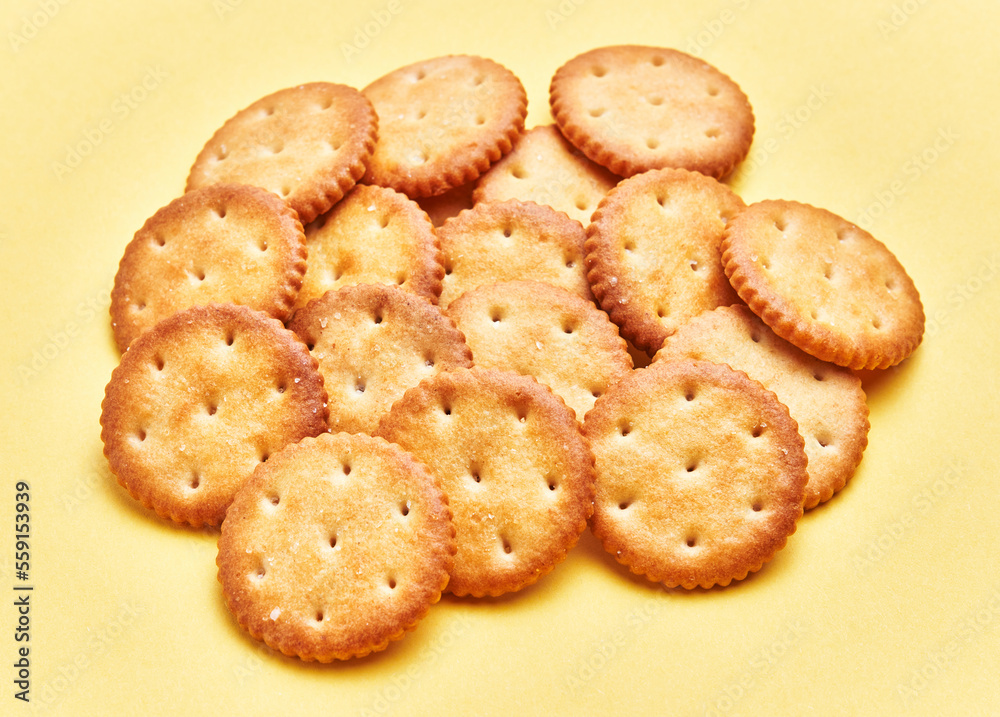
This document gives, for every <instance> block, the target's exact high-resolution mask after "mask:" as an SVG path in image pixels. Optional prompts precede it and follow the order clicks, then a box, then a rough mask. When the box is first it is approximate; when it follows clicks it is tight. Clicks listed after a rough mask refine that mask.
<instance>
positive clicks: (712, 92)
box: [549, 45, 754, 178]
mask: <svg viewBox="0 0 1000 717" xmlns="http://www.w3.org/2000/svg"><path fill="white" fill-rule="evenodd" d="M549 102H550V105H551V108H552V116H553V118H554V119H555V121H556V124H557V125H559V129H560V130H562V133H563V134H564V135H565V136H566V138H567V139H568V140H569V141H570V142H572V143H573V144H574V145H576V146H577V147H579V148H580V150H581V151H582V152H583V153H584V154H585V155H587V156H588V157H590V159H592V160H594V161H595V162H597V163H598V164H600V165H602V166H604V167H607V168H608V169H610V170H611V171H612V172H614V173H615V174H617V175H620V176H622V177H629V176H632V175H633V174H638V173H640V172H646V171H648V170H650V169H662V168H664V167H675V168H681V169H690V170H694V171H697V172H701V173H702V174H707V175H709V176H711V177H715V178H721V177H724V176H725V175H726V174H728V173H729V172H730V171H731V170H732V169H733V167H735V166H736V164H737V163H739V162H740V161H741V160H742V159H743V158H744V157H746V155H747V152H749V151H750V143H751V141H752V139H753V132H754V117H753V109H752V108H751V107H750V102H749V100H748V99H747V97H746V95H745V94H744V93H743V91H742V90H741V89H740V88H739V85H737V84H736V83H735V82H734V81H733V80H732V79H730V78H729V77H728V76H727V75H725V74H723V73H722V72H720V71H719V70H718V69H716V68H715V67H713V66H712V65H710V64H708V63H707V62H705V61H704V60H701V59H698V58H696V57H692V56H691V55H687V54H685V53H683V52H679V51H677V50H672V49H669V48H663V47H646V46H639V45H617V46H609V47H599V48H596V49H593V50H590V51H588V52H584V53H582V54H580V55H577V56H576V57H574V58H573V59H571V60H569V61H568V62H567V63H566V64H564V65H563V66H562V67H560V68H559V69H558V70H557V71H556V73H555V75H553V77H552V81H551V83H550V86H549Z"/></svg>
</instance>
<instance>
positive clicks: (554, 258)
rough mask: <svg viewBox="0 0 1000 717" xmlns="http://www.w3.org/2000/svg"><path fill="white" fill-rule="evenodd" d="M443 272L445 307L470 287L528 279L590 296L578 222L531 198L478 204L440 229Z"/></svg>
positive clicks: (438, 235)
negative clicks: (529, 200)
mask: <svg viewBox="0 0 1000 717" xmlns="http://www.w3.org/2000/svg"><path fill="white" fill-rule="evenodd" d="M437 237H438V240H439V241H440V244H441V255H442V262H443V263H444V268H445V272H444V273H445V276H444V279H443V281H442V285H443V288H442V290H441V298H440V301H439V302H438V303H439V304H440V305H441V306H442V307H447V306H448V305H449V304H450V303H451V302H452V301H454V300H455V299H457V298H458V297H459V296H461V295H462V294H464V293H465V292H466V291H468V290H470V289H474V288H476V287H477V286H482V285H483V284H492V283H495V282H498V281H513V280H517V279H530V280H534V281H544V282H546V283H548V284H552V285H554V286H559V287H562V288H564V289H566V290H568V291H572V292H573V293H575V294H579V295H580V296H582V297H584V298H586V299H592V298H593V297H592V295H591V292H590V285H589V284H588V283H587V278H586V276H585V275H584V264H583V253H584V252H583V243H584V240H585V236H584V233H583V227H582V226H580V223H579V222H576V221H573V220H572V219H570V218H569V217H568V216H566V215H565V214H563V213H562V212H558V211H556V210H555V209H553V208H552V207H547V206H544V205H541V204H535V203H534V202H520V201H517V200H513V199H512V200H509V201H506V202H491V203H483V204H477V205H476V206H474V207H473V208H472V209H470V210H468V211H464V212H462V213H461V214H459V215H458V216H457V217H454V218H453V219H449V220H448V221H446V222H445V223H444V225H443V226H441V227H438V230H437Z"/></svg>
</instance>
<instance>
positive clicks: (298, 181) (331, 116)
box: [187, 82, 378, 224]
mask: <svg viewBox="0 0 1000 717" xmlns="http://www.w3.org/2000/svg"><path fill="white" fill-rule="evenodd" d="M377 136H378V117H377V116H376V115H375V111H374V109H373V108H372V106H371V103H370V102H369V101H368V100H367V99H366V98H365V97H364V96H363V95H362V94H361V93H360V92H358V90H356V89H355V88H353V87H348V86H347V85H337V84H332V83H329V82H312V83H309V84H304V85H299V86H297V87H289V88H287V89H284V90H279V91H278V92H274V93H273V94H270V95H267V96H266V97H262V98H261V99H259V100H257V101H256V102H254V103H253V104H251V105H250V106H249V107H247V108H246V109H244V110H241V111H240V112H238V113H236V115H234V116H233V117H232V118H230V119H229V120H227V121H226V122H225V124H223V125H222V127H221V128H220V129H219V130H218V131H217V132H216V133H215V134H214V135H213V136H212V138H211V139H210V140H209V141H208V142H207V143H206V144H205V147H204V148H203V149H202V150H201V152H200V153H199V154H198V157H197V158H196V159H195V162H194V164H193V165H192V167H191V172H190V174H189V175H188V180H187V190H188V191H190V190H192V189H197V188H198V187H203V186H206V185H209V184H217V183H229V182H236V183H240V184H253V185H255V186H258V187H263V188H264V189H267V190H269V191H271V192H274V193H275V194H277V195H278V196H279V197H281V198H283V199H284V200H285V201H287V202H288V204H289V206H291V207H292V209H294V210H295V211H296V212H298V215H299V218H300V219H301V221H302V223H303V224H308V223H309V222H311V221H312V220H313V219H315V218H316V217H318V216H319V215H320V214H322V213H323V212H325V211H327V210H328V209H329V208H330V207H332V206H333V205H334V204H335V203H336V202H337V201H339V200H340V198H341V197H343V196H344V194H345V193H346V192H348V191H349V190H350V189H351V187H353V186H354V184H355V183H356V182H357V181H358V180H359V179H361V177H362V176H364V173H365V166H366V163H367V162H368V160H369V159H370V158H371V155H372V152H373V151H374V149H375V140H376V137H377Z"/></svg>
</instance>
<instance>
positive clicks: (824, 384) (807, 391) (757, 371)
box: [653, 306, 869, 510]
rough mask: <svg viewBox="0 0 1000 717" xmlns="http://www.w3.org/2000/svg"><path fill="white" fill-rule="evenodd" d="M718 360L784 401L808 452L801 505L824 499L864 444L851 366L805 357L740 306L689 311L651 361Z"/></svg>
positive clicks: (840, 483) (859, 393) (860, 393)
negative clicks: (687, 318) (692, 314)
mask: <svg viewBox="0 0 1000 717" xmlns="http://www.w3.org/2000/svg"><path fill="white" fill-rule="evenodd" d="M685 358H690V359H698V360H703V361H712V362H714V363H724V364H727V365H728V366H730V367H732V368H734V369H737V370H739V371H743V372H745V373H746V374H747V375H748V376H750V378H752V379H754V380H756V381H759V382H760V383H761V384H763V385H764V387H765V388H767V389H768V390H770V391H773V392H774V393H775V394H776V395H777V397H778V400H779V401H781V402H782V403H783V404H785V406H787V407H788V412H789V414H791V416H792V418H793V419H795V422H796V423H798V426H799V433H801V434H802V437H803V438H804V439H805V451H806V456H807V457H808V459H809V464H808V473H809V481H808V483H806V490H805V499H804V504H803V507H804V508H806V509H807V510H808V509H809V508H813V507H815V506H816V505H818V504H819V503H822V502H824V501H827V500H829V499H830V498H831V497H833V494H834V493H836V492H837V491H839V490H840V489H841V488H843V487H844V485H845V484H846V483H847V481H848V480H850V478H851V476H852V475H854V471H855V469H856V468H857V467H858V464H859V463H860V462H861V456H862V454H863V453H864V450H865V447H866V446H867V445H868V428H869V423H868V404H867V403H866V399H865V392H864V390H863V389H862V387H861V380H860V379H859V378H858V377H857V376H855V375H854V374H853V373H852V372H851V371H848V370H847V369H845V368H842V367H840V366H836V365H834V364H831V363H827V362H826V361H820V360H819V359H817V358H815V357H813V356H810V355H809V354H807V353H805V352H803V351H801V350H799V349H797V348H795V347H794V346H792V345H791V344H790V343H788V342H787V341H785V340H784V339H781V338H779V337H778V336H776V335H775V333H774V332H773V331H771V329H769V328H768V327H767V325H766V324H764V322H763V321H761V320H760V319H759V318H758V317H757V316H755V315H754V314H753V312H751V311H750V310H749V309H748V308H747V307H745V306H725V307H720V308H718V309H715V310H713V311H706V312H705V313H704V314H701V315H700V316H697V317H695V318H694V319H692V320H691V321H690V322H688V323H687V324H685V325H684V326H682V327H681V328H680V329H678V331H677V333H675V334H674V335H673V336H671V337H669V338H668V339H667V340H666V341H665V342H664V344H663V347H662V348H661V349H660V350H659V351H658V352H657V353H656V356H654V357H653V361H654V362H656V361H666V360H679V359H685Z"/></svg>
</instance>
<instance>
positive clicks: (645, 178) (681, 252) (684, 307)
mask: <svg viewBox="0 0 1000 717" xmlns="http://www.w3.org/2000/svg"><path fill="white" fill-rule="evenodd" d="M744 206H745V205H744V203H743V200H742V199H740V198H739V197H738V196H737V195H736V194H735V193H733V191H732V190H730V189H729V187H727V186H726V185H724V184H722V183H720V182H718V181H716V180H714V179H712V178H711V177H706V176H704V175H702V174H698V173H697V172H689V171H687V170H683V169H659V170H653V171H650V172H645V173H643V174H639V175H636V176H634V177H630V178H629V179H626V180H624V181H622V182H621V184H619V185H618V186H617V187H615V188H614V189H613V190H611V192H609V193H608V195H607V196H606V197H605V198H604V199H603V200H602V201H601V204H600V205H599V206H598V208H597V211H596V212H595V213H594V217H593V221H592V223H591V224H590V226H589V227H587V242H586V245H585V246H586V251H587V259H586V262H587V278H588V279H589V281H590V285H591V287H592V289H593V291H594V295H595V296H596V297H597V299H598V301H599V302H600V305H601V307H602V308H603V309H604V310H605V311H607V312H608V314H609V315H610V316H611V320H612V321H614V322H615V323H616V324H618V326H619V327H621V331H622V335H623V336H625V337H626V338H627V339H628V340H629V341H631V342H632V343H633V344H635V345H636V346H637V347H638V348H640V349H642V350H643V351H646V352H647V353H649V354H650V355H652V354H654V353H656V351H657V349H659V348H660V346H661V344H662V343H663V340H664V339H665V338H666V337H667V336H669V335H670V334H672V333H673V332H674V331H676V330H677V328H678V327H679V326H681V325H682V324H683V323H684V322H686V321H687V320H689V319H691V318H692V317H694V316H697V315H698V314H700V313H701V312H702V311H705V310H707V309H714V308H715V307H717V306H726V305H729V304H733V303H737V302H738V301H739V298H738V297H737V295H736V293H735V292H734V291H733V289H732V287H731V286H730V284H729V281H728V279H727V278H726V275H725V273H724V272H723V270H722V262H721V251H720V249H719V243H720V242H721V240H722V235H723V231H724V230H725V227H726V223H727V222H728V221H729V220H730V219H731V218H732V217H734V216H735V215H736V214H737V213H738V212H739V211H740V210H741V209H743V207H744Z"/></svg>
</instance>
